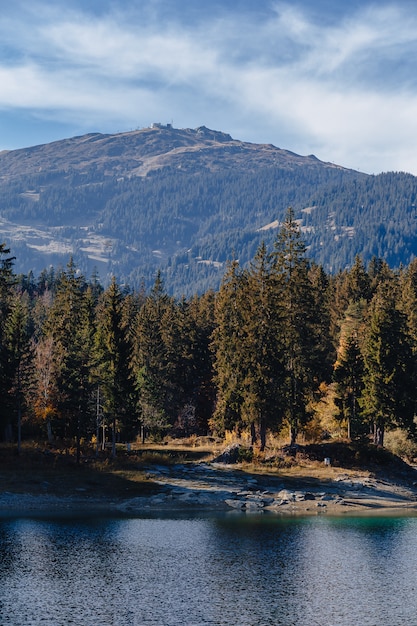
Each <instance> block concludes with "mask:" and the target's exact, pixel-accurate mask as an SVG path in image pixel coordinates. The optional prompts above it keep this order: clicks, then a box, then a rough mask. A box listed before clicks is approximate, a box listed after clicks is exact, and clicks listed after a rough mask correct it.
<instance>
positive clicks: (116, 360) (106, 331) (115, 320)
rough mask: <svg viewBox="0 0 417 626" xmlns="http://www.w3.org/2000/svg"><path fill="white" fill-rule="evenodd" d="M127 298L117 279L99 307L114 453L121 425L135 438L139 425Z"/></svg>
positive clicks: (100, 367)
mask: <svg viewBox="0 0 417 626" xmlns="http://www.w3.org/2000/svg"><path fill="white" fill-rule="evenodd" d="M123 304H124V298H123V295H122V293H121V291H120V288H119V287H118V285H117V283H116V280H115V278H114V277H113V278H112V281H111V284H110V286H109V287H108V288H107V289H106V291H105V292H104V293H103V295H102V297H101V299H100V302H99V305H98V308H97V333H96V345H95V359H96V367H97V381H96V382H97V383H98V384H99V385H100V390H101V392H102V394H103V410H104V415H105V417H106V419H107V420H108V422H109V423H110V424H111V430H112V454H113V456H115V454H116V431H117V429H118V428H119V429H120V430H123V431H124V434H125V436H126V437H128V438H132V437H133V436H134V435H135V434H136V432H137V427H138V422H137V411H136V398H135V391H134V382H133V376H132V369H131V367H132V346H131V343H130V341H129V339H128V327H127V326H126V324H125V323H124V322H125V320H126V318H125V314H124V310H123Z"/></svg>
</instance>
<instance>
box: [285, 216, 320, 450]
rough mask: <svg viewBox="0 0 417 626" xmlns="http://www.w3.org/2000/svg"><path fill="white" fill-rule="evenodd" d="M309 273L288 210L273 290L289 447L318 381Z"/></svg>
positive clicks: (315, 328) (301, 423)
mask: <svg viewBox="0 0 417 626" xmlns="http://www.w3.org/2000/svg"><path fill="white" fill-rule="evenodd" d="M309 270H310V266H309V262H308V260H307V258H306V247H305V244H304V242H303V241H302V239H301V233H300V229H299V226H298V223H297V221H296V220H295V218H294V212H293V210H292V209H291V208H290V209H288V212H287V215H286V218H285V220H284V222H283V224H282V227H281V230H280V232H279V234H278V236H277V238H276V240H275V243H274V252H273V273H274V281H275V289H276V292H277V297H278V299H279V301H280V302H281V303H282V305H283V313H282V319H281V323H280V328H279V338H278V341H279V344H280V345H281V349H282V352H283V355H284V368H285V380H284V384H283V388H282V398H283V401H284V407H285V408H284V417H285V419H286V421H287V423H288V425H289V430H290V445H293V444H294V443H295V441H296V438H297V434H298V431H299V428H300V426H302V425H303V424H305V423H306V422H307V421H308V420H309V419H310V417H311V413H310V411H309V408H308V405H309V402H310V400H311V399H312V395H313V392H314V391H315V390H316V389H317V388H318V385H319V382H320V381H318V380H317V379H316V376H315V363H317V349H318V327H317V321H318V320H317V315H316V311H315V297H314V290H313V286H312V283H311V281H310V278H309Z"/></svg>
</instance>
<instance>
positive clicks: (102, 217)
mask: <svg viewBox="0 0 417 626" xmlns="http://www.w3.org/2000/svg"><path fill="white" fill-rule="evenodd" d="M416 183H417V179H416V178H415V177H413V176H411V175H408V174H401V173H390V174H381V175H379V176H368V175H366V174H363V173H360V172H355V171H353V170H349V169H346V168H343V167H341V166H338V165H335V164H333V163H324V162H322V161H319V160H318V159H317V158H316V157H314V156H313V155H310V156H299V155H297V154H294V153H292V152H289V151H287V150H283V149H281V148H277V147H275V146H273V145H270V144H268V145H258V144H251V143H247V142H241V141H238V140H235V139H232V137H230V135H228V134H225V133H222V132H218V131H213V130H210V129H208V128H206V127H200V128H197V129H175V128H173V127H172V126H171V125H166V126H164V125H161V124H154V125H152V127H151V128H145V129H142V130H136V131H132V132H126V133H119V134H115V135H103V134H99V133H92V134H88V135H84V136H80V137H73V138H71V139H64V140H62V141H57V142H53V143H50V144H45V145H40V146H34V147H29V148H25V149H21V150H13V151H3V152H1V153H0V238H1V239H2V240H3V241H6V242H7V244H8V245H10V247H11V249H12V252H13V254H14V255H15V256H16V257H17V258H16V270H17V271H19V272H22V273H28V272H29V271H30V270H32V271H34V272H35V274H36V273H38V272H40V271H41V270H42V269H44V268H45V267H47V266H49V265H50V264H52V265H54V266H59V265H63V264H66V262H67V261H68V258H69V256H70V255H72V256H73V257H74V259H75V261H76V263H77V264H78V265H79V266H80V268H81V269H82V270H83V271H84V272H85V273H86V274H87V275H89V274H90V273H91V272H92V271H93V270H94V268H96V269H97V270H98V272H99V275H100V277H101V279H102V280H103V282H106V281H107V280H108V277H109V276H110V275H111V274H113V273H114V274H116V276H117V278H118V279H119V280H121V281H126V282H127V283H129V284H130V285H131V286H138V285H139V284H141V283H143V282H145V284H147V285H149V284H151V283H152V282H153V280H154V277H155V275H156V272H157V271H158V270H159V269H160V270H161V272H162V275H163V277H164V279H165V284H166V287H167V289H168V290H169V291H170V292H173V293H177V294H178V295H180V294H182V293H185V294H186V295H190V294H191V293H193V292H195V291H200V292H201V291H204V290H205V289H207V288H208V287H217V285H218V284H219V281H220V280H221V276H222V274H223V271H224V268H225V264H226V262H227V260H228V259H231V258H232V257H235V258H238V259H239V260H240V262H241V263H246V262H248V261H249V260H250V259H251V258H252V257H253V256H254V254H255V252H256V249H257V247H258V245H259V243H260V242H261V241H262V240H265V241H266V243H267V244H270V243H271V242H272V240H273V239H274V237H275V235H276V232H277V227H278V226H279V223H280V219H281V218H282V216H283V215H284V213H285V212H286V210H287V208H288V206H292V207H293V208H294V210H295V213H296V216H297V217H298V218H299V220H300V225H301V228H302V230H303V233H304V238H305V241H306V244H307V245H308V246H309V251H310V255H311V256H312V257H313V258H314V259H315V260H316V261H317V262H319V263H322V264H323V265H324V267H325V269H326V271H336V270H338V269H340V268H342V267H345V266H346V265H349V264H351V263H352V262H353V259H354V256H355V255H356V254H358V253H359V254H361V255H362V256H363V257H364V259H365V260H368V259H369V258H371V256H378V257H383V258H386V259H387V261H388V262H389V263H390V264H391V265H398V264H399V263H405V264H406V263H408V262H409V261H410V260H411V258H413V256H414V255H415V253H416V250H417V231H416V210H415V202H417V200H416V195H417V184H416Z"/></svg>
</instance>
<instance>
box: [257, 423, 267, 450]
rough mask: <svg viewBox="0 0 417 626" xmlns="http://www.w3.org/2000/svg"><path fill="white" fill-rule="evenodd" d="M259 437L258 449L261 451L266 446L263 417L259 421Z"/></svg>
mask: <svg viewBox="0 0 417 626" xmlns="http://www.w3.org/2000/svg"><path fill="white" fill-rule="evenodd" d="M259 437H260V440H261V447H260V451H261V452H263V451H264V450H265V446H266V424H265V420H264V419H263V418H261V419H260V421H259Z"/></svg>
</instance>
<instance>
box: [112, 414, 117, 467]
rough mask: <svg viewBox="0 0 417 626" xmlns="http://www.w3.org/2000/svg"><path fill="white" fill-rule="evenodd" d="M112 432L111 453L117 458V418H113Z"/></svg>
mask: <svg viewBox="0 0 417 626" xmlns="http://www.w3.org/2000/svg"><path fill="white" fill-rule="evenodd" d="M111 430H112V433H111V455H112V457H113V458H114V459H115V458H116V419H113V424H112V429H111Z"/></svg>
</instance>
